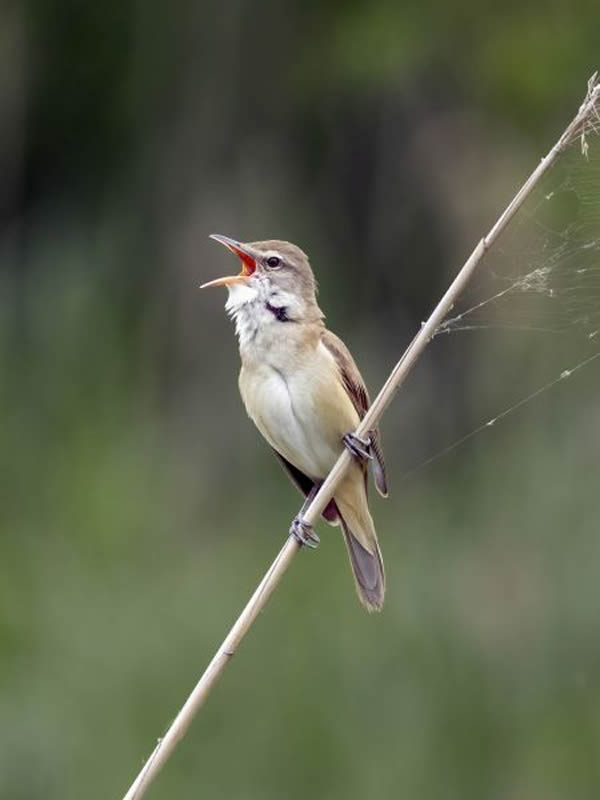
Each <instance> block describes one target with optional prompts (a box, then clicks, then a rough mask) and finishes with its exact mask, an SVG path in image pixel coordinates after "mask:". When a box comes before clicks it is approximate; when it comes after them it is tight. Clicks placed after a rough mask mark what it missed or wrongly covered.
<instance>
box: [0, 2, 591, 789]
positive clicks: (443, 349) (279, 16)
mask: <svg viewBox="0 0 600 800" xmlns="http://www.w3.org/2000/svg"><path fill="white" fill-rule="evenodd" d="M597 23H598V7H597V3H596V2H595V1H594V2H591V1H590V2H585V0H579V1H575V2H571V3H565V2H546V3H543V4H541V3H540V4H528V3H526V2H525V3H523V2H520V3H510V2H504V3H502V4H498V3H489V2H488V3H481V2H479V3H476V2H474V0H461V2H457V3H443V2H441V1H440V2H433V3H429V4H427V3H422V2H413V1H412V0H408V1H407V2H404V3H399V2H384V1H383V0H372V2H369V3H367V2H365V1H364V0H330V2H319V3H317V2H314V0H304V2H301V0H285V2H281V1H280V2H274V0H270V1H268V2H264V3H250V2H244V0H232V1H231V2H229V3H223V2H220V3H215V2H210V1H206V2H171V3H169V4H167V3H157V2H146V3H142V2H133V0H119V1H118V2H117V0H104V1H103V2H101V3H77V2H67V0H37V1H35V0H31V2H23V3H19V2H10V0H9V2H6V3H3V4H2V8H1V9H0V66H1V69H0V124H1V127H2V136H1V137H0V167H1V174H2V182H1V184H0V214H1V218H2V229H1V233H0V358H1V367H2V373H1V374H2V380H1V383H0V410H1V414H0V437H1V438H0V442H1V451H0V453H1V455H0V459H1V461H0V490H1V503H0V520H1V540H0V721H1V725H0V796H1V797H2V798H7V799H8V798H10V800H21V799H23V800H25V799H27V800H29V799H30V798H31V799H34V798H44V800H53V799H54V798H56V799H58V798H60V800H71V799H73V800H75V798H77V800H79V798H83V797H85V798H90V799H93V798H118V797H120V796H122V794H124V792H125V790H126V788H127V786H128V785H129V783H130V781H131V780H132V779H133V777H134V776H135V774H136V773H137V771H138V769H139V768H140V766H141V764H142V762H143V759H144V757H145V756H147V755H148V753H149V752H150V750H151V749H152V746H153V743H154V742H155V740H156V738H157V737H158V736H160V735H161V734H162V733H163V732H164V730H165V728H166V726H167V724H168V722H169V720H171V719H172V718H173V717H174V715H175V713H176V711H177V709H178V707H179V706H180V704H181V703H182V702H183V700H184V699H185V697H186V696H187V693H188V692H189V690H190V689H191V688H192V686H193V685H194V683H195V681H196V680H197V678H198V677H199V675H200V673H201V671H202V670H203V668H204V666H205V665H206V664H207V662H208V661H209V659H210V658H211V656H212V654H213V652H214V650H215V648H216V647H217V645H218V644H219V643H220V641H221V638H222V637H223V635H224V634H225V632H226V630H227V629H228V627H229V626H230V624H231V623H232V622H233V620H234V618H235V617H236V615H237V613H238V611H239V610H240V609H241V607H242V605H243V604H244V602H245V601H246V599H247V597H248V596H249V594H250V592H251V591H252V589H253V587H254V586H255V584H256V582H257V581H258V579H259V578H260V576H261V574H262V573H263V571H264V570H265V568H266V567H267V565H268V564H269V563H270V561H271V559H272V558H273V556H274V555H275V553H276V551H277V550H278V548H279V546H280V544H281V542H282V539H283V537H284V535H285V532H286V530H287V527H288V525H289V521H290V519H291V518H292V516H293V515H294V513H295V512H296V510H297V508H298V506H299V496H297V495H296V494H295V492H294V489H293V488H292V487H291V486H290V485H289V484H288V482H287V480H286V479H285V477H284V475H283V474H282V473H281V471H280V468H279V466H278V465H277V463H276V462H275V460H274V459H273V458H272V456H271V454H270V452H269V451H268V448H267V447H266V445H265V444H264V443H263V442H262V441H261V440H260V438H259V436H258V434H257V433H256V432H255V431H254V429H253V428H252V426H251V424H250V423H249V421H248V420H247V419H246V417H245V413H244V411H243V408H242V404H241V401H240V399H239V397H238V393H237V383H236V378H237V371H238V354H237V346H236V342H235V339H234V335H233V329H232V326H231V324H230V323H229V322H228V321H227V319H226V317H225V314H224V312H223V308H222V306H223V303H224V299H225V297H224V292H222V291H221V292H218V291H217V290H215V291H213V292H211V293H208V292H207V293H201V292H199V291H198V289H197V287H198V285H199V284H200V283H201V282H203V281H205V280H208V279H210V278H212V277H216V276H218V275H220V274H223V272H224V271H225V270H229V269H230V268H231V261H230V258H229V257H228V254H227V253H226V252H225V251H221V249H220V248H219V247H218V246H217V245H216V244H215V243H212V242H210V241H209V240H208V239H207V236H208V234H210V233H212V232H219V233H225V234H228V235H231V236H234V237H236V238H240V239H246V240H251V239H262V238H271V237H276V238H284V239H290V240H292V241H295V242H297V243H299V244H300V245H301V246H302V247H303V248H304V249H306V250H307V251H308V252H309V254H310V255H311V258H312V262H313V265H314V267H315V270H316V272H317V276H318V278H319V281H320V286H321V294H320V299H321V305H322V306H323V308H324V309H325V311H326V313H327V316H328V324H329V326H330V327H331V328H332V329H333V330H335V331H336V332H337V333H338V334H339V335H341V336H342V337H343V338H344V339H345V341H346V342H347V344H348V345H349V347H350V348H351V349H352V351H353V352H354V354H355V356H356V358H357V360H358V362H359V364H360V366H361V369H362V371H363V373H364V375H365V378H366V379H367V382H368V384H369V386H370V387H371V390H372V391H375V390H376V389H377V387H378V386H379V385H380V384H381V383H382V381H383V380H384V378H385V377H386V375H387V372H388V371H389V369H390V367H391V366H392V364H393V363H394V361H395V360H396V358H397V357H398V356H399V354H400V352H401V351H402V349H403V348H404V347H405V345H406V344H407V343H408V341H409V340H410V338H411V336H412V335H413V333H414V331H415V330H416V329H417V328H418V326H419V324H420V321H421V320H422V319H424V318H425V316H426V315H427V313H428V312H429V310H430V309H431V307H432V305H433V304H434V302H435V301H436V300H437V298H438V296H439V295H440V293H441V291H442V290H443V289H444V288H445V285H446V284H447V282H448V280H449V278H450V276H451V275H452V274H453V273H454V272H455V271H456V269H457V267H458V266H459V265H460V263H462V261H463V260H464V258H465V257H466V256H467V255H468V253H469V251H470V249H471V248H472V246H473V245H474V244H475V242H476V241H477V239H478V238H479V237H480V236H481V235H482V233H484V232H485V230H487V228H488V227H489V226H490V225H491V223H493V221H494V220H495V218H496V216H497V214H498V212H499V211H500V210H501V208H502V207H503V206H504V204H505V203H506V202H507V201H508V200H509V199H510V197H511V196H512V194H513V192H514V191H515V190H516V189H517V188H518V186H519V185H520V183H521V182H522V180H523V178H524V177H525V176H526V174H527V172H528V171H529V170H530V169H531V168H532V167H533V166H534V165H535V164H536V163H537V161H538V160H539V158H540V157H541V155H542V154H543V153H544V152H546V150H547V149H548V148H549V146H550V145H551V144H552V143H553V142H554V140H555V139H556V137H557V135H558V134H559V133H560V132H561V130H562V128H563V127H564V125H565V124H566V123H567V122H568V121H569V119H570V117H571V116H572V114H573V113H574V111H575V110H576V108H577V106H578V104H579V102H580V101H581V98H582V96H583V93H584V90H585V83H586V80H587V78H588V77H589V74H590V73H591V72H592V71H593V70H594V69H595V68H596V67H597V66H598V65H599V51H598V35H597V34H598V24H597ZM576 155H577V154H576V153H575V154H574V156H573V158H575V156H576ZM592 161H593V159H592ZM593 170H594V163H592V164H591V165H590V175H592V176H596V179H597V177H598V171H596V172H594V171H593ZM596 170H597V162H596ZM552 180H554V179H552ZM569 180H570V178H569V174H568V171H567V175H566V177H565V175H564V174H563V175H562V176H561V177H560V178H559V179H558V180H557V181H556V182H555V183H551V185H552V187H553V189H552V190H553V191H554V189H557V188H558V189H560V188H561V187H563V188H564V187H565V186H567V185H568V182H569ZM565 181H566V182H565ZM594 186H596V187H598V186H600V183H596V184H593V182H592V189H590V188H589V186H588V189H587V192H588V193H587V195H586V196H585V197H586V198H587V202H588V204H587V206H586V209H587V211H586V214H587V215H588V216H587V217H586V221H587V223H586V224H590V225H593V226H597V224H598V203H597V195H596V194H595V192H594ZM574 197H576V198H577V199H580V197H581V196H580V194H579V193H578V192H575V193H574ZM590 198H591V199H590ZM574 213H576V214H577V213H579V211H578V210H577V209H576V211H575V212H574ZM590 215H591V216H590ZM534 221H535V215H534ZM529 224H530V220H529V218H528V217H527V215H525V217H524V219H523V221H522V222H521V223H520V225H521V227H520V228H519V230H520V231H522V235H523V237H524V238H525V239H527V241H529V238H528V237H529V234H528V225H529ZM563 227H564V226H563ZM561 230H562V228H561ZM595 230H597V227H596V228H595ZM588 234H589V236H592V235H595V236H597V235H598V234H597V233H595V234H593V233H590V232H589V231H588ZM519 235H521V234H519ZM575 238H576V237H575ZM520 241H521V240H520V239H519V238H518V237H517V238H514V237H513V239H509V240H508V244H507V246H506V249H505V250H504V253H503V256H502V257H503V258H504V259H505V263H506V262H509V263H510V265H511V269H513V270H514V271H516V272H517V273H519V272H523V273H524V272H527V271H528V265H529V263H530V262H531V263H533V261H532V258H533V260H535V259H536V258H537V259H540V260H541V261H542V262H543V259H544V257H545V256H544V252H543V243H542V244H541V245H540V248H541V249H540V250H539V251H538V252H537V253H534V255H533V256H531V253H528V254H527V255H525V250H524V249H521V244H520ZM531 241H533V242H534V243H535V242H536V241H537V240H536V238H535V236H533V238H532V240H531ZM586 241H587V240H586ZM577 252H578V251H577V247H575V248H574V253H575V256H577ZM486 269H487V274H488V275H492V276H493V274H494V269H493V268H491V267H489V266H488V267H486ZM594 274H595V275H597V274H598V273H597V272H596V273H594ZM599 287H600V281H597V282H596V289H598V288H599ZM501 288H502V283H501V282H500V283H495V284H494V280H493V277H492V283H491V289H490V290H489V291H491V292H492V293H494V292H497V291H498V290H499V289H501ZM486 291H488V289H486V288H485V287H484V288H483V289H482V292H483V294H482V295H481V296H485V292H486ZM489 291H488V294H489ZM590 291H591V290H590ZM588 299H589V300H590V303H591V305H590V309H589V310H590V314H592V316H593V313H594V311H595V313H598V309H599V308H600V298H599V297H598V296H597V294H596V295H594V294H593V291H591V294H589V297H588ZM542 300H543V298H542ZM503 308H504V310H505V311H506V313H507V314H508V316H509V318H510V320H511V321H512V323H513V324H512V326H510V327H509V329H508V330H507V331H502V330H496V329H495V328H491V329H485V330H482V331H480V332H477V331H474V332H470V333H456V334H452V335H450V336H444V337H438V338H437V339H436V340H435V341H434V343H433V346H432V347H431V348H430V350H429V351H428V352H427V354H426V356H425V358H424V359H423V361H422V362H421V364H420V365H419V367H418V369H417V370H416V372H415V373H414V375H413V376H411V379H410V380H409V381H408V382H407V384H406V385H405V387H404V388H403V390H402V392H401V394H400V395H399V396H398V398H397V399H396V401H395V402H394V404H393V405H392V406H391V407H390V409H389V411H388V413H387V415H386V418H385V420H384V424H383V433H384V443H385V446H386V453H387V460H388V468H389V474H390V483H391V487H392V494H391V498H390V499H389V500H388V501H386V502H385V503H384V502H382V501H379V500H378V499H374V501H373V513H374V516H375V519H376V522H377V525H378V529H379V532H380V538H381V541H382V545H383V551H384V555H385V559H386V564H387V572H388V586H389V588H388V598H387V604H386V607H385V610H384V612H383V613H382V614H381V615H379V616H368V615H366V614H365V613H364V612H363V610H362V609H361V608H360V606H359V604H358V602H357V600H356V597H355V594H354V589H353V586H352V580H351V577H350V572H349V568H348V565H347V563H346V556H345V553H344V550H343V545H342V542H341V538H340V537H339V534H338V533H337V532H336V531H335V530H333V529H329V528H326V529H325V530H323V531H322V545H321V547H320V548H319V550H318V551H316V552H315V553H301V554H300V556H299V557H298V559H297V560H296V562H295V563H294V565H293V567H292V569H291V571H290V572H289V574H288V575H287V576H286V579H285V581H284V582H283V584H282V586H281V587H280V588H279V590H278V591H277V593H276V594H275V596H274V597H273V598H272V600H271V602H270V604H269V606H268V608H267V610H266V612H265V613H264V614H263V615H262V616H261V618H260V619H259V620H258V622H257V624H256V626H255V628H254V630H253V631H252V632H251V635H250V636H249V638H248V640H247V641H246V642H245V643H244V645H243V647H242V648H241V649H240V651H239V653H238V655H237V656H236V658H235V660H234V662H233V663H232V665H231V667H230V669H229V670H228V672H227V674H226V675H225V677H224V679H223V680H222V682H221V683H220V684H219V685H218V686H217V688H216V689H215V691H214V693H213V695H212V696H211V698H210V700H209V702H208V703H207V705H206V706H205V708H204V709H203V710H202V712H201V714H200V716H199V718H198V719H197V720H196V721H195V723H194V725H193V727H192V728H191V730H190V732H189V734H188V736H187V738H186V739H185V741H184V742H183V744H182V745H181V746H180V747H179V749H178V750H177V751H176V753H175V754H174V756H173V758H172V759H171V760H170V762H169V763H168V765H167V767H166V768H165V770H164V771H163V773H162V774H161V776H160V778H159V780H158V782H157V783H156V784H155V785H154V786H153V788H152V790H151V791H150V793H149V796H150V797H152V798H157V799H158V798H175V797H177V798H183V797H186V798H192V797H203V798H236V800H238V799H239V800H254V799H255V798H256V800H258V799H259V798H260V800H268V799H269V798H281V797H286V798H304V797H307V796H310V797H319V798H397V797H405V798H419V800H430V799H431V800H438V799H439V800H442V798H443V800H452V798H456V799H457V800H458V799H459V798H460V800H468V799H470V798H473V800H481V798H492V799H494V800H495V799H498V800H500V799H502V800H509V799H510V800H555V799H556V800H563V799H564V798H569V799H570V800H571V799H572V798H576V799H577V800H583V799H584V798H590V799H591V798H596V797H598V793H599V791H600V757H599V756H600V675H599V669H600V636H599V623H598V617H599V614H598V610H599V609H598V596H599V589H598V587H599V585H600V584H599V581H598V574H599V567H598V564H599V563H600V542H599V537H598V519H599V515H600V493H599V492H598V471H597V461H598V448H599V446H600V411H599V409H598V387H599V382H600V378H599V370H598V367H597V366H596V365H597V363H598V362H595V363H594V364H592V365H591V366H590V367H589V368H588V369H587V370H582V371H581V372H580V373H577V374H576V375H574V376H573V377H572V379H570V380H568V381H564V382H561V383H560V384H559V385H558V386H557V387H556V388H555V389H554V390H552V391H549V392H547V393H545V394H542V395H541V396H540V397H538V398H537V399H536V400H535V401H534V402H532V403H531V404H529V405H528V406H527V407H525V408H524V409H522V410H521V411H519V412H518V413H516V414H515V415H513V416H511V417H509V418H508V419H507V420H506V421H504V422H503V423H502V425H500V424H499V425H498V426H497V427H494V428H492V429H491V430H487V431H485V432H484V433H482V434H481V435H479V436H477V437H474V438H473V439H472V440H470V441H469V442H468V443H467V444H465V445H464V446H463V447H460V448H457V449H455V450H453V451H452V452H451V453H450V454H448V455H447V456H445V457H444V458H441V459H440V460H438V461H436V462H435V463H434V464H432V465H430V466H428V467H426V468H424V469H422V470H419V471H417V472H416V473H415V474H414V475H412V476H411V477H410V478H408V479H405V478H404V477H403V476H404V475H405V473H406V472H410V471H411V470H412V469H413V468H414V467H415V466H417V465H418V464H420V463H421V462H423V461H424V460H425V459H427V458H429V456H431V455H432V454H433V453H435V452H437V451H438V450H440V449H442V448H443V447H445V446H446V445H447V444H449V443H451V442H452V441H454V440H455V439H456V438H458V437H460V436H462V435H464V434H465V433H467V432H468V431H470V430H472V429H473V428H474V427H476V426H477V425H478V424H479V423H481V422H482V421H485V420H486V419H488V418H490V417H493V416H494V415H496V414H497V413H498V412H499V411H501V410H502V409H503V408H505V407H507V406H509V405H511V404H512V403H515V402H516V401H518V400H520V399H521V398H522V397H523V396H525V395H527V394H528V393H529V392H530V391H533V390H535V389H536V388H538V386H540V385H542V384H543V383H544V382H545V381H547V380H550V379H552V378H553V377H555V376H556V375H557V374H559V373H560V371H561V370H562V369H564V368H565V367H568V366H572V365H573V364H575V363H577V362H579V361H581V360H582V359H584V358H586V357H587V356H588V355H589V354H590V352H592V351H591V350H590V348H589V343H588V344H586V343H585V342H584V341H583V340H582V338H581V336H577V335H575V336H572V335H571V334H570V333H567V334H565V335H560V336H558V337H557V336H552V335H550V334H544V333H541V334H539V333H538V334H535V333H533V334H528V333H525V332H524V331H522V330H519V329H518V325H517V324H516V322H515V321H518V315H517V314H515V313H513V309H512V307H511V306H510V303H509V304H507V305H506V307H503ZM578 308H579V306H577V305H576V304H575V306H574V307H573V309H570V308H567V313H571V314H573V315H574V314H576V313H577V309H578ZM544 313H545V312H544ZM548 313H550V314H551V310H550V311H549V312H548ZM567 321H568V323H569V324H570V323H575V322H576V320H575V319H574V318H573V319H571V318H570V317H569V318H568V320H567ZM574 327H575V328H576V327H577V326H576V325H574ZM575 332H576V333H577V331H575ZM588 332H589V331H588ZM584 338H585V337H584Z"/></svg>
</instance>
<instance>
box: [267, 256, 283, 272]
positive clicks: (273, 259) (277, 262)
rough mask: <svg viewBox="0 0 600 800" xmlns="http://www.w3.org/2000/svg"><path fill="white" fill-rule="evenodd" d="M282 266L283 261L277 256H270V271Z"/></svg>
mask: <svg viewBox="0 0 600 800" xmlns="http://www.w3.org/2000/svg"><path fill="white" fill-rule="evenodd" d="M280 266H281V259H280V258H277V256H269V257H268V258H267V267H269V268H270V269H277V267H280Z"/></svg>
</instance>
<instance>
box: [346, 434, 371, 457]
mask: <svg viewBox="0 0 600 800" xmlns="http://www.w3.org/2000/svg"><path fill="white" fill-rule="evenodd" d="M342 441H343V443H344V444H345V445H346V449H347V450H348V452H349V453H350V455H351V456H352V457H353V458H355V459H356V460H357V461H358V462H359V463H361V464H362V463H363V462H365V461H372V459H373V453H372V452H371V439H370V438H368V439H362V438H361V437H360V436H357V435H356V434H355V433H345V434H344V435H343V436H342Z"/></svg>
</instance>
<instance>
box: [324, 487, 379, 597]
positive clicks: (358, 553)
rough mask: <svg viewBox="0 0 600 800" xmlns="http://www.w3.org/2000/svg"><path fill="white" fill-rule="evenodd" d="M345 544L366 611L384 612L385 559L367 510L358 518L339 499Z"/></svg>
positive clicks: (337, 503) (337, 501) (351, 509)
mask: <svg viewBox="0 0 600 800" xmlns="http://www.w3.org/2000/svg"><path fill="white" fill-rule="evenodd" d="M336 505H337V507H338V512H339V519H340V522H341V524H342V531H343V534H344V541H345V542H346V548H347V550H348V556H349V558H350V566H351V567H352V573H353V575H354V582H355V584H356V591H357V592H358V597H359V599H360V601H361V603H362V604H363V605H364V606H365V608H366V609H367V611H381V609H382V607H383V598H384V595H385V571H384V567H383V558H382V556H381V550H380V548H379V542H378V541H377V534H376V533H375V526H374V525H373V520H372V518H371V515H370V513H369V510H368V509H365V512H366V514H361V515H360V517H361V518H359V517H358V515H357V514H356V513H355V510H354V509H353V508H352V507H351V506H346V504H345V503H344V502H343V501H340V500H339V499H338V497H336Z"/></svg>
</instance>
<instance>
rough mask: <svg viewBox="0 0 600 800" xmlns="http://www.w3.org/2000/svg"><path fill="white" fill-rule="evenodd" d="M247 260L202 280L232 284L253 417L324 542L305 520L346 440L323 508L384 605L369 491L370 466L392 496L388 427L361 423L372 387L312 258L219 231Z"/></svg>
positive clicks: (230, 307) (358, 580)
mask: <svg viewBox="0 0 600 800" xmlns="http://www.w3.org/2000/svg"><path fill="white" fill-rule="evenodd" d="M210 238H212V239H214V240H215V241H217V242H219V243H220V244H222V245H224V246H225V247H227V248H228V249H229V250H230V251H231V252H232V253H234V254H235V255H236V256H237V257H238V258H239V259H240V261H241V267H242V269H241V272H240V273H239V274H237V275H231V276H226V277H223V278H217V279H216V280H212V281H208V282H207V283H204V284H202V286H201V288H203V289H204V288H209V287H215V286H225V287H226V288H227V289H228V298H227V301H226V303H225V309H226V311H227V313H228V314H229V316H230V317H231V318H232V319H233V321H234V323H235V330H236V334H237V338H238V343H239V350H240V357H241V370H240V374H239V389H240V394H241V396H242V400H243V403H244V405H245V408H246V411H247V413H248V416H249V417H250V418H251V420H252V421H253V422H254V424H255V425H256V427H257V428H258V430H259V432H260V433H261V434H262V436H263V437H264V438H265V439H266V441H267V442H268V444H269V445H270V446H271V448H272V449H273V452H274V453H275V455H276V457H277V458H278V460H279V461H280V463H281V465H282V466H283V468H284V469H285V471H286V472H287V473H288V475H289V477H290V478H291V480H292V482H293V483H294V484H295V485H296V487H297V488H298V489H299V490H300V491H301V492H302V493H303V494H304V495H305V502H304V505H303V506H302V508H301V509H300V512H299V513H298V514H297V516H296V517H295V518H294V520H293V522H292V524H291V527H290V534H291V535H293V536H294V537H295V538H296V539H297V540H298V542H299V543H300V545H306V546H308V547H316V546H317V545H318V544H319V537H318V535H317V534H316V532H315V531H314V529H313V527H312V526H311V525H309V524H308V523H306V522H305V521H304V519H303V516H302V515H303V513H304V511H305V510H306V508H307V507H308V505H309V504H310V502H311V500H312V499H313V498H314V496H315V494H316V493H317V491H318V489H319V488H320V486H321V484H322V483H323V481H324V479H325V478H326V476H327V474H328V473H329V471H330V470H331V468H332V467H333V465H334V464H335V462H336V461H337V459H338V458H339V456H340V454H341V453H342V452H343V448H344V447H346V448H347V449H348V450H349V451H350V453H351V455H352V461H351V464H350V468H349V469H348V471H347V472H346V475H345V477H344V478H343V479H342V481H341V482H340V484H339V485H338V487H337V488H336V489H335V492H334V496H333V498H332V499H331V500H330V502H329V503H328V505H327V506H326V507H325V509H324V511H323V513H322V516H323V518H324V519H325V520H326V521H327V522H328V523H330V524H331V525H335V526H340V527H341V530H342V533H343V537H344V541H345V543H346V548H347V551H348V556H349V559H350V565H351V568H352V572H353V576H354V582H355V585H356V590H357V593H358V597H359V599H360V601H361V602H362V604H363V605H364V606H365V607H366V609H367V610H368V611H379V610H381V608H382V606H383V601H384V595H385V570H384V565H383V557H382V555H381V549H380V546H379V542H378V539H377V533H376V531H375V525H374V523H373V518H372V517H371V513H370V511H369V506H368V499H367V465H368V464H370V465H371V468H372V473H373V478H374V482H375V486H376V488H377V490H378V492H379V493H380V494H381V495H382V496H384V497H387V494H388V488H387V478H386V470H385V462H384V457H383V450H382V446H381V442H380V435H379V431H378V430H377V429H374V430H372V431H370V432H369V435H368V437H359V436H357V435H356V434H355V433H354V431H355V430H356V428H357V427H358V425H359V423H360V420H361V419H362V418H363V417H364V415H365V413H366V411H367V409H368V408H369V404H370V400H369V394H368V392H367V388H366V386H365V383H364V381H363V379H362V377H361V374H360V372H359V370H358V367H357V366H356V363H355V361H354V359H353V358H352V355H351V354H350V351H349V350H348V348H347V347H346V345H345V344H344V343H343V342H342V340H341V339H339V338H338V337H337V336H336V335H335V334H334V333H332V332H331V331H329V330H328V329H327V328H326V327H325V322H324V319H325V316H324V314H323V312H322V311H321V309H320V308H319V305H318V303H317V285H316V281H315V277H314V274H313V271H312V268H311V265H310V262H309V259H308V256H307V255H306V254H305V253H304V252H303V251H302V250H301V249H300V248H299V247H298V246H296V245H294V244H291V243H290V242H286V241H282V240H279V239H269V240H265V241H257V242H241V241H237V240H235V239H232V238H230V237H229V236H223V235H221V234H212V235H211V237H210Z"/></svg>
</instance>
